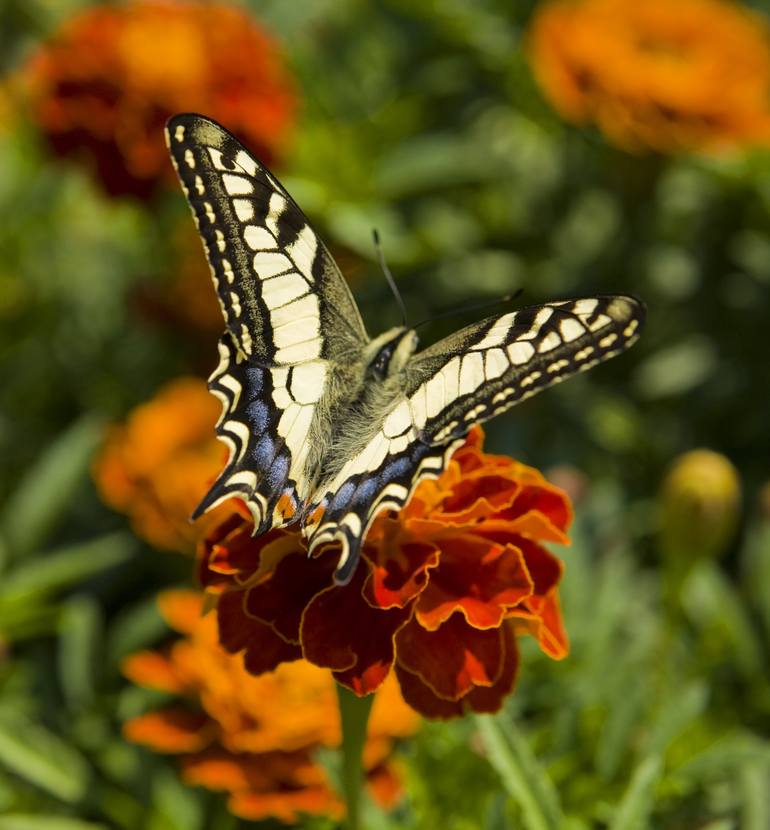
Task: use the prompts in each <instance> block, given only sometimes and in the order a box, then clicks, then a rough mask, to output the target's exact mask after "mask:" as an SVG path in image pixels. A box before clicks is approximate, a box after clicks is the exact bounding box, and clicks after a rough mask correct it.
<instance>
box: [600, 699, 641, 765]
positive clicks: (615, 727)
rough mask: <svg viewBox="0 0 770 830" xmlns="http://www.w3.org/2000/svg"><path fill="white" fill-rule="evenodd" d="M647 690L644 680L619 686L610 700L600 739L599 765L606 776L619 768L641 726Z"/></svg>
mask: <svg viewBox="0 0 770 830" xmlns="http://www.w3.org/2000/svg"><path fill="white" fill-rule="evenodd" d="M646 695H647V691H646V689H645V688H644V686H643V685H642V684H641V683H632V684H630V685H629V686H626V687H618V688H617V692H616V694H614V695H613V696H612V698H611V700H610V707H611V708H610V710H609V712H608V714H607V719H606V720H605V722H604V725H603V728H602V731H601V733H600V735H599V738H598V740H597V742H596V768H597V771H598V773H599V775H600V776H601V777H602V778H603V779H604V780H605V781H609V780H611V779H612V778H613V777H614V776H615V774H616V773H617V771H618V768H619V767H620V764H621V762H622V761H623V758H624V756H625V755H626V753H627V752H628V751H629V747H630V746H631V736H632V733H633V732H634V730H635V729H636V728H637V727H638V724H639V721H640V718H641V714H642V709H643V707H644V703H645V698H646Z"/></svg>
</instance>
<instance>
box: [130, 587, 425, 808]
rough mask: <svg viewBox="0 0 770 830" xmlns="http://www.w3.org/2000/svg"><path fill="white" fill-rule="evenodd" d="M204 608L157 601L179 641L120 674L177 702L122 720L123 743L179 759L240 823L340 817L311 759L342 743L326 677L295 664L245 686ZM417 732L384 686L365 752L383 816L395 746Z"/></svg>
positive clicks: (189, 776) (172, 595) (394, 789)
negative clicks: (224, 796) (224, 798)
mask: <svg viewBox="0 0 770 830" xmlns="http://www.w3.org/2000/svg"><path fill="white" fill-rule="evenodd" d="M202 606H203V598H202V596H201V595H200V594H198V593H195V592H193V591H172V592H167V593H165V594H163V595H161V597H160V607H161V611H162V613H163V615H164V617H165V618H166V620H167V622H168V623H169V625H171V627H172V628H174V629H175V630H176V631H178V632H179V633H180V634H182V635H184V636H183V637H182V638H181V639H179V640H177V641H176V642H174V643H173V644H172V645H171V647H170V648H169V649H167V650H166V651H165V652H156V651H146V652H142V653H139V654H135V655H133V656H131V657H129V658H128V659H127V660H126V661H125V663H124V666H123V669H124V673H125V674H126V675H127V676H128V677H129V679H131V680H133V681H134V682H135V683H138V684H140V685H142V686H146V687H149V688H153V689H158V690H160V691H163V692H166V693H168V694H172V695H176V696H178V697H180V698H182V699H183V700H182V701H180V703H179V704H178V705H174V706H169V707H166V708H164V709H161V710H160V711H157V712H151V713H149V714H146V715H142V716H139V717H137V718H134V719H132V720H129V721H128V722H127V723H126V724H125V726H124V733H125V736H126V738H127V739H128V740H130V741H133V742H135V743H141V744H145V745H147V746H149V747H150V748H152V749H154V750H155V751H157V752H168V753H174V754H178V755H181V756H182V759H181V761H182V770H183V775H184V777H185V779H186V780H187V781H188V783H190V784H194V785H200V786H204V787H208V788H209V789H213V790H224V791H226V792H227V793H228V794H229V801H228V806H229V808H230V810H231V811H232V812H233V813H235V814H236V815H238V816H241V817H243V818H246V819H251V820H256V819H261V818H267V817H270V816H272V817H275V818H278V819H281V820H282V821H287V822H291V821H295V820H297V819H298V817H299V814H300V813H312V814H318V815H332V816H335V817H339V816H340V815H341V814H342V812H343V811H344V807H343V804H342V802H341V800H340V799H339V798H338V797H337V795H336V794H335V793H334V792H333V791H332V790H331V788H330V787H329V784H328V782H327V780H326V777H325V775H324V771H323V769H322V768H321V767H320V766H319V765H318V764H317V763H316V762H315V761H314V759H313V751H314V750H316V749H318V748H319V747H335V746H338V745H339V744H340V742H341V737H342V736H341V730H340V721H339V713H338V706H337V697H336V694H335V684H334V680H333V678H332V675H331V673H330V672H329V671H327V670H324V669H320V668H318V667H317V666H314V665H312V664H310V663H308V662H306V661H298V662H293V663H288V664H285V665H282V666H280V667H278V668H277V669H276V671H274V672H271V673H268V674H263V675H262V676H261V677H259V678H257V677H254V676H252V675H251V674H249V673H248V672H247V671H246V670H245V669H244V667H243V663H242V661H241V660H239V659H238V658H236V657H233V656H232V655H230V654H227V653H226V652H225V651H223V650H222V648H221V646H220V645H219V643H218V637H217V625H216V618H215V616H214V615H212V614H209V615H207V616H201V610H202ZM418 722H419V719H418V717H417V715H416V713H415V712H414V711H413V710H412V709H410V708H409V707H408V706H407V705H406V704H405V703H404V701H403V699H402V698H401V696H400V694H399V691H398V684H397V683H396V681H395V678H391V679H390V680H389V681H386V682H385V683H384V684H383V686H382V689H381V691H380V692H379V693H378V694H377V696H376V697H375V700H374V705H373V708H372V715H371V719H370V722H369V730H368V739H367V744H366V747H365V750H364V766H365V768H366V770H367V777H368V781H369V784H370V788H371V790H372V794H373V795H374V797H375V798H376V799H377V800H378V801H379V802H380V803H381V804H382V805H383V806H391V805H393V804H394V803H395V801H396V800H397V799H398V797H399V795H400V782H399V779H398V776H397V774H396V772H395V770H394V767H393V763H392V761H391V760H390V756H391V755H392V749H393V742H394V740H395V739H396V738H401V737H405V736H408V735H411V734H413V733H414V732H415V731H416V729H417V727H418Z"/></svg>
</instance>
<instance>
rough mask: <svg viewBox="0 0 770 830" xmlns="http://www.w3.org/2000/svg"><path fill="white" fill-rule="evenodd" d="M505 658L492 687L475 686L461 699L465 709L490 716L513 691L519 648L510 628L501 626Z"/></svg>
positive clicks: (517, 668) (517, 667)
mask: <svg viewBox="0 0 770 830" xmlns="http://www.w3.org/2000/svg"><path fill="white" fill-rule="evenodd" d="M501 631H502V635H503V644H504V648H505V657H504V659H503V670H502V672H500V677H498V678H497V680H496V681H495V682H494V684H493V685H492V686H476V688H475V689H473V690H471V691H470V692H469V693H468V695H467V696H466V697H465V698H464V699H463V703H465V705H466V709H471V710H472V711H474V712H484V713H488V714H492V713H494V712H499V711H500V709H501V708H502V705H503V702H504V701H505V698H506V697H507V696H508V695H509V694H510V693H511V692H512V691H513V684H514V683H515V682H516V675H517V673H518V670H519V648H518V646H517V645H516V637H515V634H514V631H513V628H512V626H510V625H503V627H502V629H501Z"/></svg>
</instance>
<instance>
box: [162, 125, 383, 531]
mask: <svg viewBox="0 0 770 830" xmlns="http://www.w3.org/2000/svg"><path fill="white" fill-rule="evenodd" d="M166 140H167V143H168V146H169V151H170V153H171V157H172V160H173V162H174V166H175V168H176V170H177V173H178V175H179V179H180V181H181V183H182V187H183V190H184V192H185V196H186V197H187V201H188V202H189V204H190V207H191V209H192V211H193V216H194V217H195V220H196V224H197V226H198V230H199V232H200V235H201V238H202V241H203V245H204V250H205V253H206V256H207V259H208V261H209V265H210V267H211V273H212V279H213V282H214V287H215V289H216V292H217V296H218V298H219V301H220V305H221V306H222V312H223V315H224V318H225V325H226V328H227V333H226V334H225V336H224V337H223V338H222V340H221V341H220V346H219V351H220V362H219V365H218V367H217V369H216V370H215V372H214V374H213V375H212V376H211V378H210V380H209V388H210V389H211V391H212V392H213V393H214V394H215V395H217V397H219V399H220V400H221V402H222V405H223V412H222V417H221V418H220V421H219V424H218V425H217V434H218V436H219V437H220V439H222V441H223V442H224V443H225V444H226V445H227V446H228V449H229V453H230V455H229V460H228V463H227V466H226V468H225V470H224V471H223V473H222V474H221V476H220V477H219V478H218V479H217V481H216V482H215V483H214V485H213V486H212V487H211V489H210V491H209V493H208V494H207V496H206V498H205V499H204V500H203V502H202V503H201V505H200V506H199V508H198V510H197V511H196V515H197V514H199V513H200V512H202V511H204V510H206V509H209V508H210V507H212V506H213V505H215V504H216V503H218V502H219V501H221V500H222V499H224V498H228V497H230V496H234V495H237V496H240V497H241V498H243V499H244V500H245V501H246V503H247V505H248V507H249V509H250V510H251V512H252V513H253V515H254V519H255V525H256V528H257V530H258V531H263V530H266V529H269V527H271V526H272V525H273V524H274V523H280V522H282V521H285V520H287V519H290V518H291V517H292V515H293V513H294V511H295V510H296V509H298V508H299V506H300V505H301V504H302V503H303V501H304V500H305V498H306V497H307V496H308V495H309V490H310V486H311V485H310V483H309V480H308V479H307V476H306V465H307V463H308V457H309V455H310V453H311V452H313V451H314V450H316V449H317V447H318V445H319V444H322V443H323V435H319V434H316V432H314V430H315V429H316V426H317V422H318V420H319V419H318V412H319V409H321V408H322V401H323V402H324V405H325V406H328V404H329V397H330V396H333V394H334V389H335V388H336V384H335V383H334V382H333V381H332V376H333V374H334V372H335V367H336V366H337V364H338V363H339V362H340V361H348V362H355V361H356V359H357V358H358V356H359V354H360V352H361V350H362V349H363V347H364V346H365V344H366V343H367V342H368V338H367V336H366V332H365V330H364V327H363V323H362V321H361V317H360V315H359V313H358V309H357V307H356V305H355V302H354V301H353V298H352V296H351V294H350V291H349V289H348V287H347V284H346V283H345V280H344V278H343V277H342V275H341V274H340V272H339V269H338V268H337V266H336V265H335V263H334V260H333V259H332V257H331V255H330V254H329V252H328V251H327V250H326V247H325V246H324V245H323V243H322V242H321V240H320V239H319V238H318V236H317V235H316V234H315V232H314V231H313V229H312V228H311V226H310V224H309V223H308V221H307V219H306V218H305V216H304V214H303V213H302V211H301V210H300V209H299V208H298V207H297V205H296V203H295V202H294V201H293V200H292V199H291V197H290V196H289V194H288V193H287V192H286V191H285V190H284V189H283V187H282V186H281V185H280V184H279V183H278V181H277V180H276V179H275V178H274V177H273V176H272V174H271V173H270V172H269V171H268V170H267V169H266V168H265V167H264V166H263V165H261V164H260V163H259V162H258V161H257V160H256V159H255V158H254V157H253V156H252V155H251V153H249V151H248V150H246V149H245V148H244V147H243V146H242V145H241V144H240V142H239V141H238V140H237V139H236V138H234V137H233V136H232V135H231V134H230V133H229V132H227V130H225V129H224V128H222V127H221V126H219V125H218V124H216V123H215V122H213V121H211V120H210V119H207V118H204V117H203V116H199V115H194V114H185V115H177V116H174V118H172V119H171V120H170V121H169V122H168V125H167V129H166ZM282 496H285V497H286V499H288V501H289V502H290V505H289V509H288V510H287V511H286V514H285V515H277V514H276V510H277V508H278V505H279V502H280V501H281V497H282Z"/></svg>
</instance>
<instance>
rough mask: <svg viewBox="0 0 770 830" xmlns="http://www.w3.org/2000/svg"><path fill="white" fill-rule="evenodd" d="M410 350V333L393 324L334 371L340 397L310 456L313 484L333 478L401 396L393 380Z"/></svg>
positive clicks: (413, 346) (413, 348) (412, 348)
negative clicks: (324, 438)
mask: <svg viewBox="0 0 770 830" xmlns="http://www.w3.org/2000/svg"><path fill="white" fill-rule="evenodd" d="M416 349H417V335H416V333H415V332H414V331H413V330H412V329H407V328H406V327H404V326H399V327H397V328H393V329H390V330H388V331H386V332H383V333H382V334H381V335H379V336H378V337H376V338H375V339H374V340H372V341H370V342H369V343H368V344H367V345H366V347H365V348H364V349H363V350H362V353H361V358H360V360H359V361H357V362H356V363H355V364H353V365H349V366H336V367H335V368H334V370H333V371H334V374H335V375H336V376H337V378H338V379H339V381H340V382H339V383H338V384H337V388H338V389H339V390H340V394H338V396H337V399H336V400H335V401H334V404H333V405H332V406H331V407H330V408H329V410H328V412H327V423H328V435H329V441H328V444H326V445H325V446H324V448H323V450H322V452H320V453H314V455H315V459H316V464H317V467H316V469H315V470H312V471H308V472H309V473H310V475H312V477H313V478H314V479H315V480H316V482H319V483H320V482H322V481H326V480H328V479H330V478H333V477H334V475H336V473H337V472H338V471H339V469H340V468H341V467H342V465H343V464H344V461H345V459H347V458H350V455H351V453H355V452H357V451H360V450H361V449H362V448H363V447H364V446H366V444H367V442H368V441H369V440H370V438H371V436H372V434H373V433H374V432H375V431H376V429H377V424H378V423H379V420H380V418H381V414H382V412H383V411H386V410H387V408H388V406H390V405H391V404H392V403H393V401H395V400H396V399H397V398H398V396H399V395H400V394H401V383H400V377H399V376H400V373H401V370H402V369H403V368H404V367H405V366H406V364H407V362H408V361H409V359H410V358H411V357H412V355H413V354H414V352H415V351H416ZM342 390H344V392H343V391H342Z"/></svg>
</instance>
